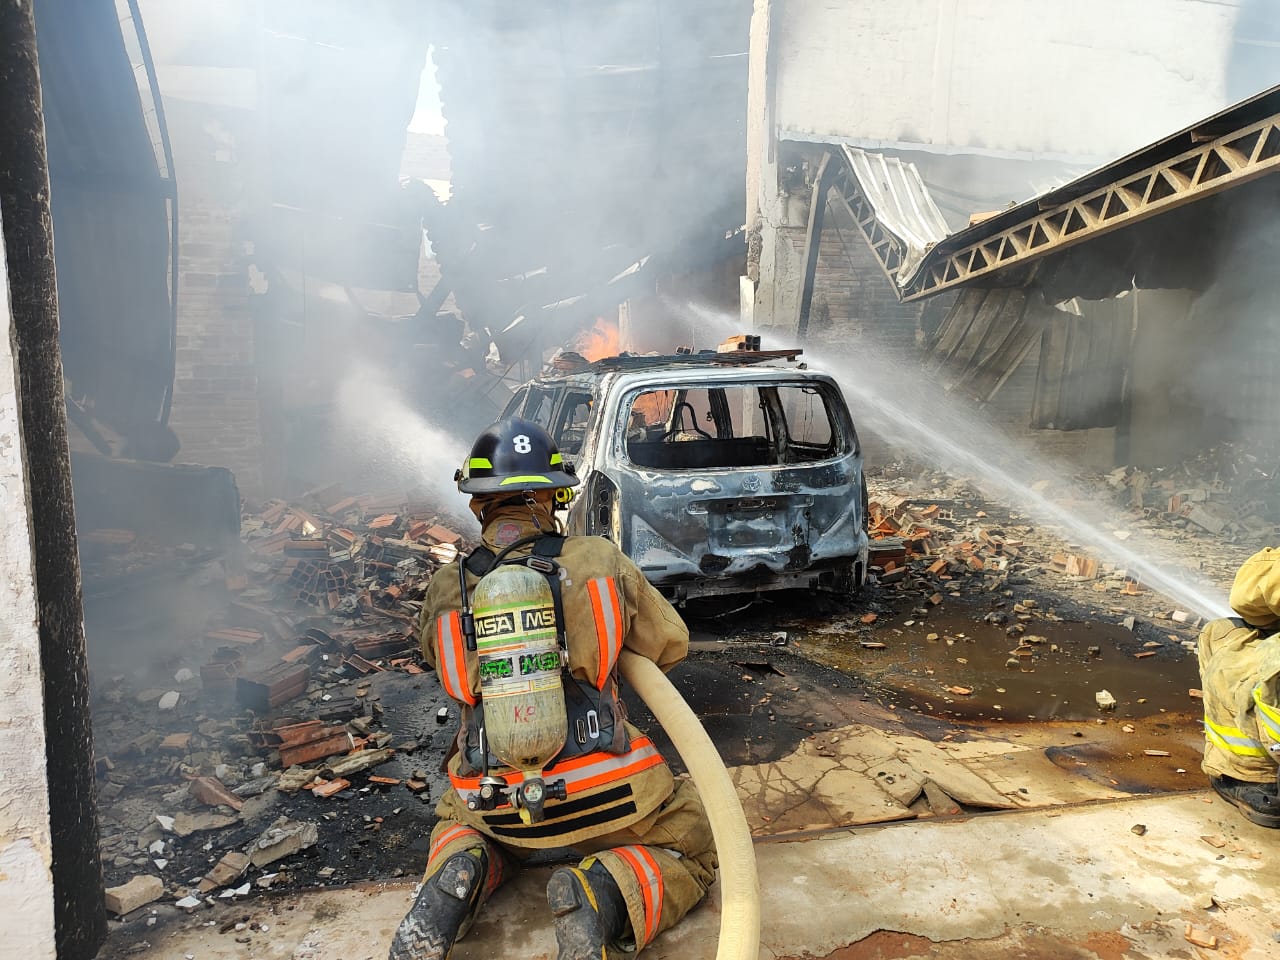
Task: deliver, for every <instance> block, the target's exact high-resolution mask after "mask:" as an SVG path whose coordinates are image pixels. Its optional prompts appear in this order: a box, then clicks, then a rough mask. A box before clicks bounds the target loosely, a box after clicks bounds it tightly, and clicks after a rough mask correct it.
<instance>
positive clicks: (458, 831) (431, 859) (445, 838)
mask: <svg viewBox="0 0 1280 960" xmlns="http://www.w3.org/2000/svg"><path fill="white" fill-rule="evenodd" d="M467 836H474V837H475V838H476V840H478V841H480V842H481V843H483V842H484V841H483V839H481V837H480V831H478V830H473V829H471V827H464V826H462V825H461V824H459V825H457V826H453V827H450V828H449V829H448V830H446V831H445V832H444V833H442V834H440V836H439V837H438V838H437V839H436V841H435V843H433V844H431V852H430V853H429V854H428V855H427V869H430V868H431V864H433V863H435V860H436V857H438V856H440V853H441V851H442V850H444V848H445V847H447V846H449V844H451V843H453V842H454V841H455V840H461V839H463V838H464V837H467Z"/></svg>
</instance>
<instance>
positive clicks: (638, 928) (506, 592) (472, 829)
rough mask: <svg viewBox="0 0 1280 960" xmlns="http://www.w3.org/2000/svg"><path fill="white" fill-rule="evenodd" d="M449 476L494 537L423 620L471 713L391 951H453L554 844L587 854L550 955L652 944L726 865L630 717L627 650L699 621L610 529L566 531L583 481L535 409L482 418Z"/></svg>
mask: <svg viewBox="0 0 1280 960" xmlns="http://www.w3.org/2000/svg"><path fill="white" fill-rule="evenodd" d="M455 479H456V480H457V481H458V488H459V489H460V490H461V491H462V492H463V493H468V494H471V497H472V499H471V509H472V511H473V512H474V513H475V514H476V516H477V517H478V518H479V520H480V524H481V539H482V541H483V544H482V546H481V547H479V548H477V550H476V551H474V552H473V553H472V554H471V555H470V556H469V557H467V558H465V560H464V561H463V562H462V563H461V564H459V563H452V564H449V565H447V566H445V567H442V568H441V569H440V570H439V571H438V572H437V574H436V575H435V577H434V578H433V579H432V581H431V584H430V586H429V587H428V590H427V595H426V598H425V600H424V602H423V607H422V614H421V620H420V623H419V626H420V630H421V642H422V650H423V654H424V656H425V657H426V659H427V660H428V661H429V662H430V663H432V664H433V665H434V666H435V668H436V673H437V675H438V676H439V678H440V682H441V684H442V686H443V687H444V690H445V692H446V693H447V694H448V695H449V696H450V697H451V698H452V699H453V700H455V701H456V702H457V704H458V706H459V712H460V715H461V725H460V729H459V731H458V735H457V741H456V743H455V745H454V746H455V750H454V752H453V753H452V754H451V755H450V757H449V759H448V773H449V778H450V780H451V782H452V785H453V789H452V790H450V791H449V792H448V793H446V794H445V796H444V797H442V798H441V800H440V802H439V804H438V805H437V807H436V813H437V815H438V816H439V818H440V820H439V823H437V824H436V826H435V828H434V829H433V830H432V833H431V844H430V851H429V854H428V860H427V869H426V874H425V877H424V879H423V882H422V886H421V888H420V891H419V893H418V896H417V898H416V900H415V902H414V904H413V906H412V908H411V909H410V911H409V913H408V915H407V916H406V917H405V919H404V920H403V921H402V922H401V924H400V927H399V929H398V930H397V932H396V935H395V938H394V940H393V942H392V945H391V953H390V957H391V960H429V958H430V960H437V958H438V960H443V958H445V957H447V956H449V953H450V951H451V950H452V948H453V944H454V943H455V942H456V941H457V940H458V939H459V938H460V937H461V936H462V935H463V934H464V933H465V932H466V930H467V928H468V927H469V926H470V925H471V922H472V920H474V918H475V916H476V913H477V912H478V911H479V909H480V907H481V906H483V904H484V902H485V901H486V900H487V899H488V897H489V896H490V895H491V894H492V893H493V891H494V890H495V889H497V887H498V886H499V885H500V884H501V883H502V881H503V879H504V878H505V876H506V875H507V874H508V872H509V871H510V869H511V868H512V867H513V866H514V865H516V864H518V863H520V862H521V861H523V860H525V859H527V858H528V857H529V856H530V855H531V854H532V853H534V852H535V851H537V850H545V849H552V848H572V849H573V850H574V851H575V852H576V853H577V854H579V855H581V856H583V857H585V859H583V860H581V861H580V862H579V863H578V864H577V865H576V866H561V867H558V868H557V869H556V870H555V871H554V872H553V873H552V875H551V878H550V880H549V881H548V883H547V901H548V905H549V906H550V912H551V916H552V917H553V919H554V924H555V931H556V940H557V943H558V944H559V955H558V957H559V960H585V958H588V957H591V958H596V960H605V958H607V957H609V956H614V955H616V954H615V953H614V951H626V952H633V951H636V950H639V949H642V948H643V947H644V946H645V945H646V944H648V943H650V942H651V941H652V940H653V938H654V937H656V936H657V935H658V934H659V933H661V932H662V931H663V930H666V929H667V928H669V927H671V926H673V925H674V924H676V923H677V922H678V921H679V920H680V919H681V918H682V917H683V916H684V915H685V914H686V913H687V912H688V911H689V910H690V909H692V908H693V907H694V906H695V905H696V904H697V903H698V902H699V901H700V900H701V899H702V898H703V896H704V895H705V894H706V892H707V888H708V887H709V886H710V885H711V883H712V881H713V880H714V879H715V871H716V865H717V864H716V853H715V845H714V842H713V840H712V834H711V827H710V824H709V823H708V820H707V816H706V813H705V811H704V810H703V807H702V802H701V800H700V798H699V796H698V793H697V790H696V789H695V788H694V786H693V784H692V783H691V782H690V781H688V780H683V779H682V780H679V781H677V780H675V779H674V778H673V777H672V774H671V771H670V769H669V768H668V767H667V764H666V763H665V762H664V761H663V759H662V756H661V755H660V754H659V753H658V751H657V749H656V748H655V747H654V745H653V743H652V741H650V740H649V738H648V737H646V736H645V735H644V734H643V733H641V732H640V731H639V730H638V729H636V728H635V727H633V726H632V725H631V724H629V723H627V722H626V718H625V712H624V707H623V703H622V701H621V699H620V697H619V693H618V682H619V681H618V673H617V660H618V656H619V654H620V652H621V651H622V650H623V649H624V648H626V649H628V650H631V651H632V652H634V653H636V654H639V655H640V656H643V657H646V658H648V659H650V660H652V661H653V662H654V663H656V664H657V665H658V667H660V668H662V669H663V670H668V669H670V668H671V667H673V666H674V665H675V664H677V663H679V662H680V661H681V660H682V659H684V657H685V655H686V653H687V652H688V644H689V633H688V629H687V628H686V627H685V625H684V623H683V621H681V619H680V617H679V615H678V614H677V613H676V611H675V610H674V609H673V608H672V607H671V605H670V604H669V603H668V602H667V601H666V599H665V598H663V596H662V595H661V594H660V593H658V591H657V590H656V589H655V588H654V587H653V586H652V585H651V584H649V583H648V581H646V580H645V578H644V575H643V574H642V573H641V572H640V570H639V568H637V567H636V565H635V564H634V563H632V562H631V560H630V559H628V558H627V557H626V556H625V555H624V554H623V553H622V552H621V551H619V550H618V548H617V547H615V546H614V545H613V544H612V543H610V542H609V541H607V540H604V539H602V538H600V537H564V536H562V535H561V534H560V533H559V531H560V526H559V523H558V521H557V519H556V518H555V509H556V507H557V505H558V504H565V503H567V502H568V500H569V498H570V495H571V490H570V488H571V487H573V486H575V485H576V484H577V482H578V480H577V478H576V477H575V476H574V475H573V473H572V469H571V468H568V467H567V466H566V465H565V464H564V463H563V461H562V459H561V456H560V453H559V451H557V449H556V447H555V444H554V443H553V442H552V440H551V438H550V437H549V436H548V435H547V433H546V431H545V430H543V429H542V428H541V427H539V426H538V425H537V424H534V423H531V422H528V421H524V420H519V419H508V420H503V421H500V422H498V423H496V424H494V425H493V426H491V427H489V428H488V429H487V430H485V431H484V432H483V433H482V434H481V435H480V436H479V437H478V438H477V440H476V442H475V444H474V445H473V447H472V450H471V455H470V456H469V457H468V459H467V462H466V463H465V465H464V466H463V468H462V469H461V470H460V471H458V474H457V475H456V477H455ZM464 586H465V589H464Z"/></svg>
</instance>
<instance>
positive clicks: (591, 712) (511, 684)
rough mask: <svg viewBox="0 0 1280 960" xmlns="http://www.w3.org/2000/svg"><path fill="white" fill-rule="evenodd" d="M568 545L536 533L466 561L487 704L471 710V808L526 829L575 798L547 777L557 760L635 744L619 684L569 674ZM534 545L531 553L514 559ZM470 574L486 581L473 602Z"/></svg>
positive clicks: (469, 634) (466, 614) (474, 647)
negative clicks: (509, 776) (508, 817)
mask: <svg viewBox="0 0 1280 960" xmlns="http://www.w3.org/2000/svg"><path fill="white" fill-rule="evenodd" d="M563 543H564V538H563V537H561V536H558V535H554V534H536V535H534V536H530V537H525V538H523V539H521V540H518V541H516V542H515V543H513V544H511V545H509V546H507V547H506V548H504V549H503V550H502V551H501V552H500V553H498V554H497V555H494V554H491V553H489V552H488V551H487V550H485V549H484V548H481V549H480V550H478V551H477V552H476V553H473V554H472V555H471V556H470V557H468V558H467V560H466V561H465V562H463V563H460V564H459V574H458V576H459V587H460V592H461V596H462V609H461V612H460V621H461V632H462V635H463V641H464V645H465V646H466V649H467V650H469V651H472V652H474V653H475V654H476V656H477V659H478V661H479V670H480V703H479V704H478V705H477V707H476V710H475V713H474V714H473V723H474V725H475V727H476V730H477V733H478V742H477V743H476V744H475V747H476V749H475V750H474V752H473V751H471V750H468V751H467V754H468V759H469V760H470V759H471V758H472V757H474V759H475V760H476V761H477V762H476V764H475V765H476V766H477V767H478V769H479V770H480V773H481V776H480V780H479V784H480V785H479V789H478V790H477V791H476V792H475V793H474V794H472V795H471V796H470V797H468V799H467V806H468V807H469V808H470V809H472V810H494V809H496V808H497V807H499V806H501V805H503V804H510V805H511V806H513V807H514V808H516V810H518V811H519V814H520V818H521V820H522V821H524V822H525V823H536V822H539V821H541V820H542V819H543V816H544V810H543V808H544V805H545V803H546V801H547V800H549V799H554V800H564V799H565V798H566V797H567V790H566V783H565V780H564V779H560V778H558V779H549V778H548V777H547V776H546V770H547V768H548V767H553V766H554V763H555V762H556V761H558V760H563V759H568V758H570V757H573V756H578V755H581V754H584V753H589V752H592V751H595V750H600V749H603V750H606V751H610V752H619V751H625V750H626V749H628V748H629V743H628V742H627V737H626V734H625V729H624V725H623V723H622V719H621V716H620V713H619V708H618V707H617V698H616V682H615V681H613V680H611V681H610V682H609V683H608V685H607V687H606V689H605V690H595V689H594V688H592V689H590V690H587V689H585V687H586V686H588V685H585V684H582V683H580V682H579V681H578V680H577V679H576V678H574V677H573V676H572V674H571V673H570V672H569V654H568V642H567V638H566V635H565V628H564V625H565V617H564V609H563V603H562V600H561V595H560V570H561V568H560V563H559V562H558V561H557V559H556V557H558V556H559V553H560V549H561V547H562V545H563ZM528 544H532V545H533V549H532V552H531V553H530V554H529V555H527V556H521V557H514V558H508V554H509V553H510V552H511V551H513V550H514V549H515V548H517V547H521V546H525V545H528ZM468 570H470V571H471V572H472V573H473V574H476V575H479V576H480V578H481V579H480V582H479V583H477V584H476V587H475V591H474V596H473V597H472V599H471V600H468V597H467V586H466V572H467V571H468ZM606 701H607V703H606ZM465 738H466V734H465V733H464V739H465ZM495 760H496V761H497V762H498V763H500V764H503V765H506V766H508V767H511V768H514V769H515V770H517V771H519V776H520V780H519V782H518V783H514V784H513V783H509V782H508V780H505V779H503V778H501V777H498V776H494V775H492V773H491V767H492V766H493V765H494V761H495Z"/></svg>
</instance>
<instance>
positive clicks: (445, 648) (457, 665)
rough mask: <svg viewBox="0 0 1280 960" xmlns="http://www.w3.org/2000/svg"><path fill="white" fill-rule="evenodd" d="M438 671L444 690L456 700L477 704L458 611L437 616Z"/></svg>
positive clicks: (471, 704)
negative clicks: (468, 676) (472, 689)
mask: <svg viewBox="0 0 1280 960" xmlns="http://www.w3.org/2000/svg"><path fill="white" fill-rule="evenodd" d="M436 672H437V673H439V674H440V684H441V686H443V687H444V692H445V693H447V694H448V695H449V696H451V697H453V699H455V700H460V701H462V702H463V703H465V704H469V705H470V706H473V707H474V706H475V705H476V698H475V696H474V695H473V694H472V693H471V683H470V681H469V680H468V679H467V651H466V649H465V648H464V646H463V643H462V617H461V616H460V615H459V614H458V611H456V610H455V611H454V612H453V613H446V614H445V615H444V616H442V617H437V618H436Z"/></svg>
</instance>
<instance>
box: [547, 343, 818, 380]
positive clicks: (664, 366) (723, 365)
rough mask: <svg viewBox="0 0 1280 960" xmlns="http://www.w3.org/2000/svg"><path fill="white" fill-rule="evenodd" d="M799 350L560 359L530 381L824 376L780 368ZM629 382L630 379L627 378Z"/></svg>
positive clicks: (803, 369)
mask: <svg viewBox="0 0 1280 960" xmlns="http://www.w3.org/2000/svg"><path fill="white" fill-rule="evenodd" d="M802 352H803V351H801V350H763V351H760V350H757V351H746V350H740V351H731V352H726V353H716V352H715V351H712V350H704V351H702V352H701V353H689V354H671V355H667V356H654V355H650V354H621V355H619V356H616V357H605V358H603V359H601V360H595V361H590V362H589V361H587V360H585V359H581V360H578V361H577V362H574V360H569V361H568V362H565V360H564V358H563V356H562V357H558V358H556V360H554V361H552V367H551V369H549V370H547V371H545V372H544V373H543V374H542V375H541V376H539V377H537V378H535V380H534V381H533V382H535V383H543V384H551V383H565V382H575V381H576V382H593V381H599V380H602V379H604V378H605V377H606V376H608V375H609V374H633V375H639V376H637V377H636V379H644V380H647V379H650V377H646V376H644V375H645V374H649V375H654V376H655V377H660V376H661V375H663V374H668V373H681V374H684V373H693V372H698V371H702V372H706V373H708V374H711V375H713V376H715V377H716V378H717V379H722V378H726V377H732V375H733V374H734V373H735V372H736V373H737V374H739V375H741V376H744V377H745V378H748V379H758V378H764V377H768V376H776V375H777V374H779V373H782V374H796V375H798V376H800V377H802V378H804V377H811V376H823V377H825V374H822V373H821V371H816V370H811V369H809V368H808V367H807V366H805V365H804V364H800V365H792V364H787V365H781V364H780V363H779V361H794V360H795V359H796V358H797V357H798V356H800V355H801V353H802ZM629 379H630V378H629Z"/></svg>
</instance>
